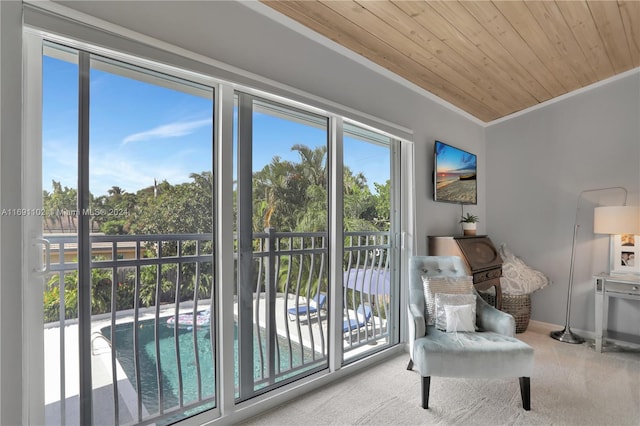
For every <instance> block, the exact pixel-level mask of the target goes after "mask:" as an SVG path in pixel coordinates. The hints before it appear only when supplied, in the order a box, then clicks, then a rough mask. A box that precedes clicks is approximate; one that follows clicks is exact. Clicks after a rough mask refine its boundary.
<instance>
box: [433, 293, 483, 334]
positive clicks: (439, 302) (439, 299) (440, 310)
mask: <svg viewBox="0 0 640 426" xmlns="http://www.w3.org/2000/svg"><path fill="white" fill-rule="evenodd" d="M447 305H471V306H473V315H474V317H475V315H476V295H475V294H447V293H436V315H435V324H436V328H437V329H438V330H442V331H445V330H446V329H447V316H446V314H445V311H444V307H445V306H447Z"/></svg>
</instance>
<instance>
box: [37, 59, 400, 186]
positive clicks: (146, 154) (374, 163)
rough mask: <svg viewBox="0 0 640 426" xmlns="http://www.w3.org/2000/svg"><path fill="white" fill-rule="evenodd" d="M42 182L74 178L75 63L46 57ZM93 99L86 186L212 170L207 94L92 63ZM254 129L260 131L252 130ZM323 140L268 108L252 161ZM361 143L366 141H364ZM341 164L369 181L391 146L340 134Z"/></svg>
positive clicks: (381, 171) (290, 155) (73, 181)
mask: <svg viewBox="0 0 640 426" xmlns="http://www.w3.org/2000/svg"><path fill="white" fill-rule="evenodd" d="M43 68H44V72H43V189H44V190H47V191H51V180H56V181H60V182H61V183H62V185H63V186H68V187H72V188H75V187H76V185H77V122H78V119H77V102H78V101H77V99H78V92H77V84H78V74H77V73H78V71H77V66H76V65H75V64H72V63H69V62H65V61H62V60H59V59H54V58H51V57H47V56H45V57H44V60H43ZM90 90H91V92H90V93H91V105H90V132H91V133H90V149H89V152H90V160H89V173H90V190H91V192H92V193H93V194H94V195H103V194H106V192H107V190H108V189H109V188H111V187H112V186H119V187H121V188H123V189H125V190H126V191H127V192H135V191H137V190H139V189H141V188H145V187H148V186H151V185H153V181H154V179H157V180H158V181H162V180H167V181H168V182H170V183H172V184H177V183H181V182H186V181H189V180H190V179H189V174H190V173H193V172H196V173H200V172H203V171H210V170H212V164H211V158H212V143H211V141H212V131H213V130H212V116H213V101H212V100H211V97H209V98H206V97H201V96H195V95H193V94H189V93H185V92H182V91H178V90H173V89H169V88H167V87H162V86H158V85H155V84H150V83H146V82H141V81H139V80H134V79H131V78H126V77H122V76H120V75H115V74H111V73H107V72H104V71H100V70H97V69H92V71H91V87H90ZM257 135H259V137H257ZM297 143H300V144H305V145H308V146H310V147H315V146H318V145H320V144H325V143H326V133H325V131H324V130H321V129H318V128H315V127H311V126H306V125H303V124H300V123H296V122H293V121H289V120H283V119H280V118H275V117H272V116H270V115H266V114H260V113H256V114H255V119H254V147H253V150H254V152H253V168H254V170H258V169H260V168H262V167H263V166H264V165H265V164H267V163H269V162H270V161H271V158H272V157H273V156H274V155H279V156H280V157H282V158H283V159H287V160H298V155H297V153H295V152H291V149H290V148H291V146H293V145H294V144H297ZM363 148H365V149H363ZM344 158H345V164H346V165H348V166H349V167H350V168H351V169H352V170H353V171H354V172H358V171H363V172H364V173H365V175H366V176H367V177H368V180H369V184H370V185H371V186H372V184H373V182H374V181H377V182H384V181H385V180H386V179H388V170H389V150H388V149H386V148H384V147H379V146H375V145H372V144H365V143H359V141H356V140H353V139H351V140H349V139H348V138H345V148H344Z"/></svg>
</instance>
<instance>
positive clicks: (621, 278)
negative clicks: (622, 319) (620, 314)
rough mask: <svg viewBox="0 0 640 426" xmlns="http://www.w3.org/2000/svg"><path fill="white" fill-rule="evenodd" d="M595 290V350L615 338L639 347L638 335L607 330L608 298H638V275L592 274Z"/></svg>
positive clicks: (639, 289) (639, 295)
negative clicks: (604, 342)
mask: <svg viewBox="0 0 640 426" xmlns="http://www.w3.org/2000/svg"><path fill="white" fill-rule="evenodd" d="M593 283H594V286H595V292H596V303H595V305H596V351H597V352H602V344H603V341H606V340H607V339H609V340H617V341H621V342H625V343H627V344H632V345H634V346H639V347H640V336H634V335H631V334H627V333H618V332H616V331H608V330H607V320H608V317H609V298H610V297H619V298H622V299H633V300H640V277H638V276H625V275H605V274H599V275H594V276H593Z"/></svg>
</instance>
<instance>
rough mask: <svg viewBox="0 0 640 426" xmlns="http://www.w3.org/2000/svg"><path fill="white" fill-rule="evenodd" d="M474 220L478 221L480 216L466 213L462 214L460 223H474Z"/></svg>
mask: <svg viewBox="0 0 640 426" xmlns="http://www.w3.org/2000/svg"><path fill="white" fill-rule="evenodd" d="M476 222H480V218H478V216H476V215H474V214H471V213H467V215H466V216H462V217H461V218H460V223H476Z"/></svg>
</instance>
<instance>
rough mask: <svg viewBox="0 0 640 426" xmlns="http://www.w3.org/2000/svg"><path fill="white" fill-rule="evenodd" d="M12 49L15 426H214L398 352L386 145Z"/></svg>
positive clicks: (117, 64)
mask: <svg viewBox="0 0 640 426" xmlns="http://www.w3.org/2000/svg"><path fill="white" fill-rule="evenodd" d="M27 38H29V39H31V38H33V40H31V41H30V42H29V43H27V44H28V46H29V49H28V54H27V59H28V62H29V64H28V65H29V66H26V67H25V69H27V70H28V73H29V76H28V78H27V83H28V90H27V94H28V99H29V101H28V102H27V106H28V108H27V115H28V117H29V120H35V122H37V123H39V124H41V128H40V127H39V126H38V125H34V126H30V127H29V132H32V133H33V134H32V135H31V137H28V138H27V141H25V143H24V144H25V147H24V159H23V162H24V170H27V171H28V173H26V176H25V185H24V187H25V193H24V194H23V195H24V200H29V204H33V205H35V206H37V207H38V208H36V209H33V210H29V211H28V212H22V211H21V214H22V215H23V216H25V217H24V222H23V223H24V244H23V245H24V247H25V249H24V250H25V253H27V256H28V257H29V259H30V262H32V263H33V267H31V265H30V269H29V272H28V273H27V274H26V275H28V278H27V279H26V281H25V293H24V294H25V302H24V303H25V311H27V312H30V313H33V315H29V316H28V318H26V319H25V348H26V349H25V352H26V353H29V354H30V359H29V361H28V363H29V365H30V367H31V368H30V369H29V373H30V374H29V375H28V376H29V377H28V378H26V380H27V381H28V384H27V385H26V389H28V390H29V392H28V393H29V400H30V410H29V411H30V412H31V413H33V416H32V417H30V421H31V422H32V423H37V424H47V425H56V424H60V425H62V424H65V425H66V424H82V425H91V424H116V425H118V424H152V423H153V424H168V423H173V422H176V421H180V420H183V419H187V418H189V417H191V416H195V415H203V416H205V417H206V418H214V417H216V416H219V415H220V414H221V412H222V411H223V408H221V407H224V412H225V413H229V412H233V411H234V410H235V409H236V407H243V406H244V405H247V404H253V401H252V402H248V401H249V400H251V399H253V398H256V397H260V396H261V395H263V394H265V393H267V392H276V393H277V392H286V391H287V390H288V389H291V388H292V386H290V385H291V384H293V382H296V381H299V380H301V379H304V378H306V377H309V376H311V375H314V374H317V373H320V374H331V373H333V372H335V371H336V370H338V369H340V368H342V367H344V366H346V365H347V364H350V363H354V362H355V361H356V360H358V359H361V358H363V357H365V356H369V355H371V354H372V353H374V352H378V351H381V350H384V349H386V348H389V347H391V346H393V345H395V344H396V343H398V341H399V337H398V324H399V306H398V303H399V280H398V275H399V274H398V270H399V268H398V263H399V255H398V252H399V247H398V241H399V237H398V236H399V232H400V231H399V230H400V223H399V220H398V218H399V210H400V208H399V206H400V203H399V201H398V200H399V194H400V188H399V178H398V176H399V173H398V170H399V166H398V164H399V158H398V155H397V152H398V150H399V148H398V147H399V144H400V142H399V141H398V140H396V139H394V138H392V137H390V136H389V135H386V134H384V133H382V132H379V131H376V130H373V129H371V128H368V127H366V126H363V125H361V124H357V123H355V122H351V121H350V120H347V119H344V118H342V117H340V116H337V115H335V114H332V113H329V112H326V111H320V110H318V109H315V108H312V107H310V106H306V105H302V104H300V103H295V102H290V101H287V100H285V99H282V98H276V97H273V96H270V95H268V94H264V93H261V92H257V91H254V90H251V89H246V90H245V89H243V90H239V89H238V88H237V87H234V86H232V85H229V84H222V83H220V84H218V83H214V81H213V79H211V78H208V77H204V76H201V75H196V74H193V73H189V72H187V71H183V70H179V69H175V68H167V67H163V66H161V65H159V64H155V63H151V62H147V61H143V60H141V59H134V58H130V57H127V56H125V55H120V54H118V53H116V52H106V51H104V50H102V49H99V48H95V49H92V50H91V51H90V52H89V51H85V50H82V49H84V48H85V47H84V46H83V47H82V49H81V48H79V47H78V45H76V44H74V43H72V42H70V45H71V46H74V47H69V46H63V45H61V44H57V43H52V42H47V41H43V40H42V39H41V38H39V36H38V37H35V36H34V37H32V35H29V37H27ZM34 46H37V49H34V48H33V47H34ZM214 88H215V90H214ZM216 95H217V96H218V97H217V98H216V97H215V96H216ZM216 99H217V101H216ZM218 104H221V105H224V108H221V105H218ZM214 165H215V167H214ZM231 170H232V171H231ZM214 224H217V225H214ZM221 259H228V261H224V262H223V261H222V260H221ZM222 277H224V278H222ZM258 400H259V398H258ZM203 413H204V414H203ZM200 418H204V417H202V416H201V417H200Z"/></svg>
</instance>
